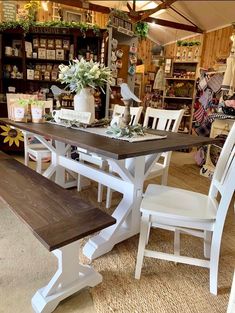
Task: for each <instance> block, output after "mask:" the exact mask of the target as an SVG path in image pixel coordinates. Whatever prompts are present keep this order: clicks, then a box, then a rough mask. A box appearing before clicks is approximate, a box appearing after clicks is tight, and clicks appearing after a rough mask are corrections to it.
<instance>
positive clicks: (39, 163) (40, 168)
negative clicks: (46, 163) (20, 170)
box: [36, 154, 42, 174]
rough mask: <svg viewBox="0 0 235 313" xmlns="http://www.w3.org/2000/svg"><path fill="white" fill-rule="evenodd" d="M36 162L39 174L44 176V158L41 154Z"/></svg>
mask: <svg viewBox="0 0 235 313" xmlns="http://www.w3.org/2000/svg"><path fill="white" fill-rule="evenodd" d="M36 162H37V165H36V171H37V173H39V174H42V157H41V155H40V154H39V155H38V156H37V159H36Z"/></svg>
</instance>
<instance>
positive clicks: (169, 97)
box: [163, 61, 198, 134]
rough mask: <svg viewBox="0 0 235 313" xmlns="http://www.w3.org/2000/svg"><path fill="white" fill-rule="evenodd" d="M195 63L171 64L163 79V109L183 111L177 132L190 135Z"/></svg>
mask: <svg viewBox="0 0 235 313" xmlns="http://www.w3.org/2000/svg"><path fill="white" fill-rule="evenodd" d="M197 65H198V63H197V62H194V61H192V62H188V61H186V62H182V61H175V62H173V65H172V69H171V73H170V74H169V77H166V78H165V90H164V93H163V103H164V107H165V109H168V110H170V109H174V110H176V109H185V114H184V116H183V119H182V122H181V125H180V128H179V132H183V133H189V134H190V133H191V131H192V121H193V105H194V101H195V95H196V94H195V84H196V75H197Z"/></svg>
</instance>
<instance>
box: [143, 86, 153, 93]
mask: <svg viewBox="0 0 235 313" xmlns="http://www.w3.org/2000/svg"><path fill="white" fill-rule="evenodd" d="M144 91H145V92H151V91H152V85H145V87H144Z"/></svg>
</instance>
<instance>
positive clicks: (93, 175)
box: [0, 118, 216, 260]
mask: <svg viewBox="0 0 235 313" xmlns="http://www.w3.org/2000/svg"><path fill="white" fill-rule="evenodd" d="M0 121H1V122H4V123H5V124H8V125H10V126H12V127H15V128H18V129H20V130H22V131H25V132H27V133H28V134H31V135H33V136H34V137H35V138H37V139H38V140H39V141H40V142H41V143H42V144H44V145H45V147H47V148H48V149H49V150H50V151H51V155H52V157H51V165H50V166H49V167H48V169H47V170H46V171H45V172H44V174H43V175H44V176H45V177H47V178H51V177H52V176H54V177H55V182H57V183H59V184H60V183H61V174H62V171H61V170H64V169H66V170H69V171H72V172H75V173H79V174H81V175H82V176H85V177H87V178H89V179H91V180H94V181H97V182H99V183H102V184H103V185H105V186H107V187H109V188H111V189H113V190H115V191H118V192H120V193H121V194H122V195H123V197H122V200H121V201H120V203H119V204H118V206H117V207H116V209H115V210H114V212H113V214H112V216H113V217H114V218H115V219H116V221H117V222H116V224H115V225H112V226H110V227H108V228H106V229H104V230H102V231H101V232H100V233H99V234H98V235H96V236H94V237H93V238H91V239H89V241H88V242H87V243H86V245H85V246H84V249H83V253H84V254H85V255H86V256H87V257H88V258H89V259H90V260H92V259H95V258H97V257H99V256H101V255H103V254H105V253H107V252H109V251H110V250H112V248H113V247H114V245H115V244H117V243H119V242H121V241H123V240H125V239H127V238H130V237H132V236H134V235H136V234H137V233H139V229H140V202H141V199H142V194H143V183H144V180H145V179H146V178H147V176H148V174H149V172H150V171H151V168H152V166H153V165H154V163H155V162H156V160H158V158H159V157H160V155H161V153H162V152H166V151H175V150H180V149H185V148H190V147H193V146H201V145H207V144H210V143H212V142H215V141H216V139H213V138H206V137H199V136H193V135H188V134H181V133H173V132H164V131H151V132H153V133H155V134H157V135H166V138H164V139H160V140H149V141H141V142H134V143H132V142H128V141H123V140H118V139H113V138H107V137H105V136H101V135H98V134H95V133H90V132H86V131H83V130H79V129H71V128H66V127H62V126H60V125H55V124H51V123H43V124H35V123H19V122H14V121H11V120H9V119H6V118H0ZM45 136H46V137H47V138H49V139H52V141H53V142H54V144H52V142H51V141H47V140H45V139H44V137H45ZM68 145H70V146H77V147H79V148H82V149H83V151H84V152H87V153H93V154H94V153H95V154H96V155H98V156H99V157H101V158H102V159H103V160H106V161H107V162H108V164H109V165H110V166H111V168H112V170H113V172H115V173H117V174H118V176H117V175H115V174H113V173H109V172H107V171H104V170H102V169H100V168H96V167H94V166H92V165H90V164H86V163H82V162H79V161H77V160H73V159H72V158H71V157H69V156H68V155H66V151H67V150H68ZM54 173H55V175H53V174H54ZM55 196H56V195H55Z"/></svg>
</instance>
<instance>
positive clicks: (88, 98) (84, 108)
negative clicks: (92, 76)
mask: <svg viewBox="0 0 235 313" xmlns="http://www.w3.org/2000/svg"><path fill="white" fill-rule="evenodd" d="M74 110H75V111H79V112H90V113H91V123H92V122H94V120H95V99H94V96H93V94H92V93H91V88H83V89H82V90H81V91H80V93H78V94H76V95H75V96H74Z"/></svg>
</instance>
